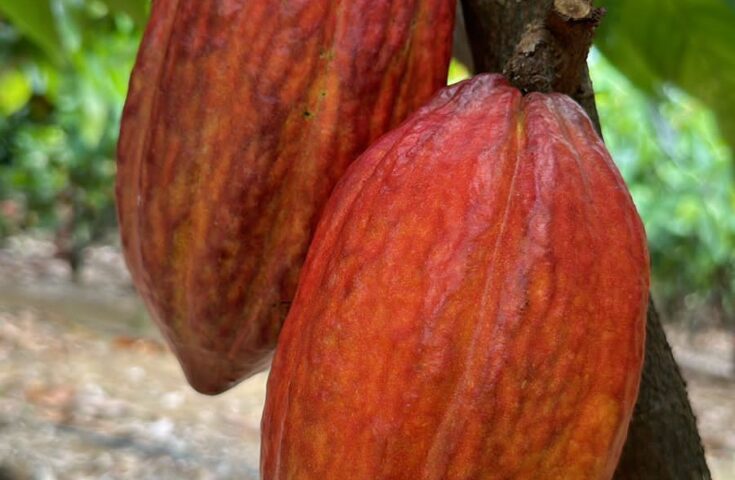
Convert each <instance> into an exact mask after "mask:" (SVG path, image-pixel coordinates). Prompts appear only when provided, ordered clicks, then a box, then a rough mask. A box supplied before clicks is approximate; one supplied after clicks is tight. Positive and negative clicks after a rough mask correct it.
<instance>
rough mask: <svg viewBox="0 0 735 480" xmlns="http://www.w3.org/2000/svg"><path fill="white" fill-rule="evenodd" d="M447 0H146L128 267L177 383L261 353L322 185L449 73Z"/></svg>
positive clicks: (120, 184)
mask: <svg viewBox="0 0 735 480" xmlns="http://www.w3.org/2000/svg"><path fill="white" fill-rule="evenodd" d="M453 16H454V2H453V1H449V0H377V1H376V0H370V1H368V0H284V1H261V0H197V1H190V2H184V1H178V0H157V1H156V2H154V4H153V11H152V15H151V20H150V22H149V25H148V28H147V30H146V33H145V36H144V39H143V42H142V45H141V48H140V51H139V54H138V60H137V63H136V66H135V70H134V72H133V75H132V78H131V83H130V92H129V94H128V99H127V103H126V106H125V110H124V115H123V121H122V129H121V134H120V142H119V146H118V176H117V201H118V203H117V205H118V217H119V223H120V227H121V232H122V242H123V249H124V252H125V258H126V261H127V264H128V267H129V269H130V271H131V273H132V277H133V281H134V283H135V285H136V287H137V289H138V291H139V292H140V293H141V295H142V297H143V298H144V300H145V302H146V304H147V306H148V308H149V310H150V312H151V314H152V316H153V318H154V319H155V321H156V322H157V323H158V325H159V326H160V328H161V330H162V332H163V334H164V336H165V337H166V339H167V340H168V342H169V344H170V346H171V347H172V349H173V351H174V352H175V353H176V355H177V356H178V358H179V361H180V362H181V364H182V366H183V369H184V371H185V373H186V375H187V378H188V380H189V382H190V383H191V384H192V386H193V387H194V388H196V389H197V390H199V391H201V392H204V393H218V392H221V391H223V390H226V389H227V388H229V387H231V386H232V385H233V384H235V383H237V382H238V381H239V380H241V379H243V378H245V377H247V376H249V375H251V374H253V373H255V372H257V371H258V370H260V369H262V368H263V367H264V366H265V365H266V364H267V361H268V360H269V356H270V353H271V352H272V349H273V347H274V345H275V342H276V339H277V336H278V333H279V331H280V327H281V323H282V321H283V318H284V317H285V314H286V312H287V310H288V306H289V304H290V301H291V300H292V297H293V294H294V291H295V289H296V279H297V276H298V272H299V269H300V267H301V264H302V262H303V258H304V257H305V254H306V249H307V246H308V244H309V241H310V240H311V235H312V233H313V229H314V227H315V224H316V220H317V218H318V214H319V212H320V211H321V209H322V207H323V204H324V202H325V201H326V198H327V196H328V195H329V193H330V192H331V190H332V188H333V186H334V184H335V182H336V181H337V179H338V178H339V177H340V176H341V175H342V173H343V171H344V169H345V168H346V167H347V165H348V164H349V163H350V162H351V161H352V160H354V158H355V157H357V155H358V154H359V153H360V152H361V151H363V150H364V149H365V148H366V147H367V146H368V145H369V143H370V142H371V141H373V140H374V139H375V138H377V137H378V136H379V135H381V134H382V133H384V132H385V131H387V130H388V129H390V128H392V127H393V126H395V125H396V124H398V123H399V122H400V121H402V120H403V119H404V118H405V116H406V115H407V114H408V113H410V112H411V111H413V110H415V109H416V108H418V107H419V106H420V105H421V104H423V103H424V102H425V101H426V100H428V99H429V98H430V97H431V96H432V95H433V94H434V93H436V91H437V90H439V89H440V88H441V87H442V86H444V85H445V82H446V72H447V66H448V62H449V57H450V51H451V31H452V24H453Z"/></svg>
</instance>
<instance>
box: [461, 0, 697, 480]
mask: <svg viewBox="0 0 735 480" xmlns="http://www.w3.org/2000/svg"><path fill="white" fill-rule="evenodd" d="M462 6H463V10H464V16H465V18H464V20H465V24H466V28H467V34H468V39H469V44H470V47H471V50H472V59H473V63H474V65H475V71H478V72H503V73H505V74H506V75H507V76H510V77H511V80H512V81H513V82H514V83H515V84H516V85H517V86H519V87H520V88H522V89H524V90H526V91H530V90H540V91H557V92H562V93H566V94H569V95H570V96H572V97H573V98H574V99H575V100H577V102H579V103H580V105H582V107H583V108H584V109H585V110H586V111H587V113H588V115H589V116H590V118H592V120H593V121H594V122H595V125H596V127H597V129H598V131H600V121H599V118H598V116H597V109H596V106H595V101H594V90H593V88H592V82H591V81H590V77H589V72H588V70H587V66H586V57H587V51H588V49H589V46H590V44H591V41H592V36H593V34H594V29H595V27H596V26H597V24H598V23H599V21H600V19H601V16H602V13H603V12H602V11H600V10H597V9H594V8H593V7H592V2H591V0H462ZM646 334H647V337H646V358H645V363H644V366H643V378H642V381H641V388H640V393H639V396H638V401H637V403H636V407H635V411H634V413H633V420H632V422H631V424H630V427H629V430H628V438H627V441H626V444H625V447H624V449H623V454H622V457H621V460H620V464H619V465H618V469H617V471H616V473H615V477H614V478H615V479H616V480H648V479H656V480H678V479H709V478H711V476H710V473H709V470H708V468H707V463H706V461H705V458H704V449H703V448H702V443H701V440H700V437H699V432H698V431H697V425H696V419H695V417H694V414H693V412H692V409H691V405H690V404H689V399H688V396H687V392H686V384H685V382H684V380H683V379H682V377H681V373H680V372H679V368H678V366H677V365H676V362H675V361H674V357H673V355H672V354H671V348H670V347H669V344H668V342H667V341H666V336H665V334H664V330H663V327H662V325H661V321H660V319H659V317H658V314H657V312H656V308H655V306H654V305H653V302H650V303H649V309H648V321H647V326H646Z"/></svg>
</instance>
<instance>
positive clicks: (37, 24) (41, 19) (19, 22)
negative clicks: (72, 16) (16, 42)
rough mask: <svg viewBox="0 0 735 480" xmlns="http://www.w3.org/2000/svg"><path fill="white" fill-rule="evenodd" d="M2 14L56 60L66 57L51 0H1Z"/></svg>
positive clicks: (0, 12) (0, 11) (0, 9)
mask: <svg viewBox="0 0 735 480" xmlns="http://www.w3.org/2000/svg"><path fill="white" fill-rule="evenodd" d="M0 14H3V15H4V16H5V17H7V19H8V20H10V22H11V23H12V24H13V25H15V27H16V28H17V29H18V30H19V31H20V32H21V33H23V34H24V35H26V36H27V37H28V38H29V39H30V40H32V41H33V42H34V43H36V44H37V45H38V46H39V47H41V48H42V49H43V50H44V51H45V52H46V54H47V55H49V56H50V57H51V58H52V59H53V60H54V61H61V60H62V59H63V58H64V52H63V50H62V47H61V45H62V43H61V37H60V35H59V31H58V29H57V27H56V21H55V18H54V12H53V10H52V6H51V2H50V0H0Z"/></svg>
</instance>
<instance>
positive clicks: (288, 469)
mask: <svg viewBox="0 0 735 480" xmlns="http://www.w3.org/2000/svg"><path fill="white" fill-rule="evenodd" d="M648 278H649V271H648V254H647V249H646V241H645V234H644V230H643V226H642V224H641V222H640V219H639V217H638V214H637V212H636V209H635V207H634V205H633V202H632V200H631V198H630V195H629V193H628V191H627V189H626V187H625V184H624V183H623V180H622V178H621V177H620V174H619V173H618V171H617V169H616V167H615V166H614V164H613V162H612V160H611V158H610V156H609V154H608V153H607V151H606V149H605V147H604V145H603V144H602V142H601V140H600V139H599V137H598V135H597V134H596V132H595V130H594V128H593V126H592V124H591V122H590V121H589V119H588V118H587V116H586V115H585V114H584V112H583V111H582V109H581V108H580V107H579V106H577V104H576V103H574V101H572V100H571V99H569V98H568V97H565V96H563V95H559V94H548V95H547V94H540V93H532V94H529V95H527V96H525V97H524V96H522V95H521V93H520V92H519V91H518V90H517V89H515V88H513V87H511V86H510V85H509V84H508V83H507V82H506V81H505V80H504V79H503V78H502V77H500V76H497V75H482V76H478V77H476V78H474V79H473V80H470V81H467V82H463V83H461V84H458V85H456V86H452V87H449V88H447V89H446V90H444V91H442V92H441V93H440V94H439V95H437V96H436V97H435V98H434V99H433V100H432V101H431V102H429V103H428V104H427V105H426V106H425V107H423V108H421V109H420V110H419V111H418V112H417V113H415V114H414V115H412V116H411V117H410V118H409V119H408V120H407V121H406V122H405V123H404V124H403V125H401V126H400V127H399V128H397V129H395V130H394V131H392V132H391V133H389V134H388V135H385V136H384V137H382V138H381V139H380V140H379V141H378V142H376V143H375V144H374V145H373V146H371V147H370V148H369V149H368V150H367V151H366V152H365V153H364V154H363V155H362V156H361V157H360V158H359V159H358V160H357V161H356V162H355V163H354V164H353V165H352V166H351V167H350V168H349V169H348V171H347V173H346V174H345V176H344V177H343V179H342V180H340V182H339V184H338V185H337V187H336V188H335V191H334V193H333V195H332V197H331V198H330V200H329V202H328V203H327V205H326V207H325V210H324V213H323V215H322V218H321V220H320V223H319V227H318V228H317V231H316V235H315V237H314V240H313V243H312V245H311V247H310V250H309V255H308V257H307V260H306V263H305V265H304V269H303V272H302V276H301V280H300V283H299V288H298V291H297V293H296V298H295V299H294V303H293V305H292V308H291V312H290V314H289V316H288V318H287V320H286V323H285V326H284V329H283V332H282V334H281V338H280V340H279V345H278V348H277V349H276V355H275V359H274V362H273V367H272V370H271V374H270V378H269V381H268V393H267V400H266V407H265V413H264V417H263V442H262V460H261V462H262V464H261V467H262V472H263V475H264V478H265V479H268V480H271V479H286V478H298V479H301V480H308V479H319V480H329V479H344V478H349V479H353V480H356V479H360V480H362V479H365V480H367V479H371V480H374V479H406V480H417V479H434V480H440V479H516V478H517V479H522V478H544V479H557V478H558V479H565V480H569V479H584V480H590V479H608V478H610V477H611V476H612V473H613V471H614V468H615V465H616V463H617V459H618V457H619V454H620V451H621V448H622V445H623V442H624V439H625V435H626V431H627V426H628V422H629V420H630V416H631V413H632V411H633V405H634V403H635V400H636V395H637V390H638V384H639V380H640V374H641V367H642V361H643V348H644V335H645V328H644V327H645V314H646V306H647V297H648Z"/></svg>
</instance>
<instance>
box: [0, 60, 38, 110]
mask: <svg viewBox="0 0 735 480" xmlns="http://www.w3.org/2000/svg"><path fill="white" fill-rule="evenodd" d="M32 94H33V88H32V87H31V81H30V80H29V79H28V77H26V75H25V74H24V73H23V72H21V71H20V70H6V71H0V114H2V115H4V116H10V115H12V114H14V113H15V112H17V111H18V110H20V109H21V108H23V107H24V106H25V104H26V103H28V100H29V99H30V98H31V95H32Z"/></svg>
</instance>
